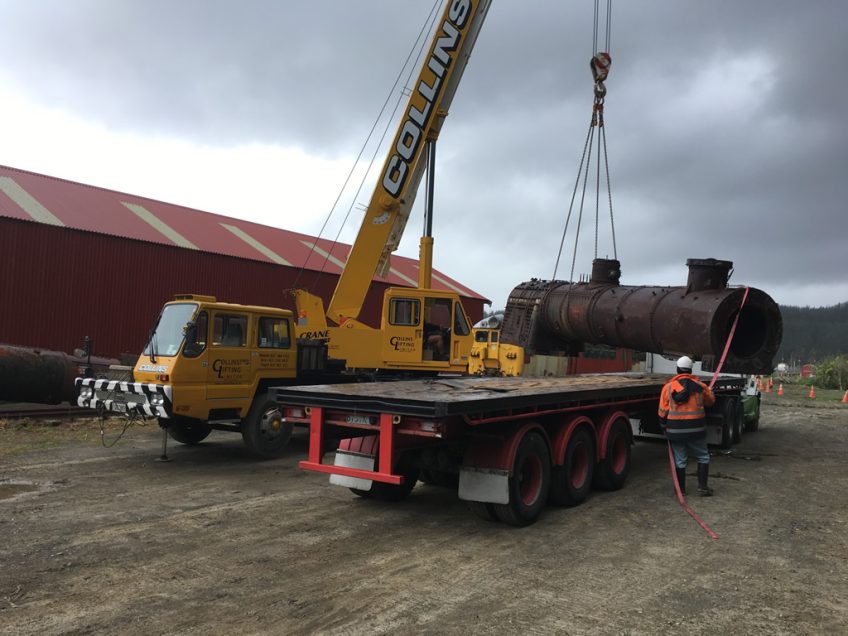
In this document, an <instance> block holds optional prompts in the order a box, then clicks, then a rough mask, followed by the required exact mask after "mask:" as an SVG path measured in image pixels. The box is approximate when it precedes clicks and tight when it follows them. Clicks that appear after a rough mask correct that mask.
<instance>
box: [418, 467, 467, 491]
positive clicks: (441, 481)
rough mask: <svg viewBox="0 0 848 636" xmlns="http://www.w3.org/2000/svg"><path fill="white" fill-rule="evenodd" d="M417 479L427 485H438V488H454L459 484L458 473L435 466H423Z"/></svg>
mask: <svg viewBox="0 0 848 636" xmlns="http://www.w3.org/2000/svg"><path fill="white" fill-rule="evenodd" d="M418 479H420V480H421V481H423V482H424V483H425V484H427V485H428V486H438V487H440V488H456V487H457V486H458V485H459V474H458V473H449V472H447V471H444V470H438V469H435V468H423V469H422V470H421V474H420V475H419V476H418Z"/></svg>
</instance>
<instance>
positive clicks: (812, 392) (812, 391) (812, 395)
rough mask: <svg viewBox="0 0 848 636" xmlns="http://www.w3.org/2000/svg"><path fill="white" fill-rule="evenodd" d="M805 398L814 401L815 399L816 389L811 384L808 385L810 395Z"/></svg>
mask: <svg viewBox="0 0 848 636" xmlns="http://www.w3.org/2000/svg"><path fill="white" fill-rule="evenodd" d="M807 397H809V398H810V399H811V400H814V399H815V398H816V387H814V386H813V385H812V384H811V385H810V395H809V396H807Z"/></svg>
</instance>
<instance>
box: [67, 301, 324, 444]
mask: <svg viewBox="0 0 848 636" xmlns="http://www.w3.org/2000/svg"><path fill="white" fill-rule="evenodd" d="M294 323H295V321H294V315H293V313H292V312H291V311H289V310H285V309H279V308H274V307H260V306H253V305H238V304H232V303H224V302H218V300H217V299H216V298H214V297H212V296H200V295H191V294H181V295H177V296H176V297H175V298H174V300H173V301H171V302H168V303H165V305H164V307H163V308H162V311H161V313H160V314H159V318H158V320H157V321H156V324H155V325H154V327H153V329H152V331H151V335H150V340H149V341H148V343H147V345H146V346H145V347H144V351H143V352H142V354H141V356H140V357H139V359H138V361H137V362H136V364H135V367H134V368H133V370H132V378H131V379H130V380H129V381H119V380H109V379H101V378H77V379H76V384H77V387H78V388H79V397H78V400H77V403H78V404H79V405H80V406H83V407H89V408H93V409H96V410H98V411H99V412H100V413H101V414H105V413H119V414H139V415H144V416H151V417H156V418H158V419H159V423H160V425H161V426H162V427H163V428H166V429H167V431H168V433H169V435H170V437H171V438H172V439H174V440H176V441H178V442H181V443H184V444H197V443H199V442H201V441H202V440H203V439H205V438H206V437H207V436H208V435H209V433H210V432H211V431H212V430H213V429H218V430H227V431H236V432H240V433H241V434H242V437H243V438H244V441H245V444H246V445H247V447H248V448H249V449H250V450H251V451H252V452H254V453H255V454H257V455H260V456H275V455H278V454H279V453H280V452H281V451H282V450H283V449H284V448H285V446H286V445H287V443H288V440H289V437H290V435H291V424H288V423H286V422H285V421H284V420H283V418H282V416H281V414H280V411H279V409H278V408H277V406H276V404H275V403H274V401H273V400H272V399H270V398H269V397H268V388H269V387H271V386H274V385H279V384H291V383H293V382H294V381H295V380H297V381H298V382H301V383H308V381H309V380H310V379H312V378H313V377H317V378H319V379H320V378H321V377H322V376H323V374H324V373H325V372H329V371H330V370H329V369H328V366H329V365H328V364H327V360H326V348H325V347H324V345H323V344H322V343H317V342H316V341H307V342H303V341H301V342H300V343H298V341H297V338H296V334H295V328H294ZM316 346H318V347H319V349H320V348H323V351H324V355H323V356H321V355H315V354H314V349H315V347H316ZM310 350H312V351H311V353H313V354H312V355H304V353H307V352H310Z"/></svg>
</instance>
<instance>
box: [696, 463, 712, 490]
mask: <svg viewBox="0 0 848 636" xmlns="http://www.w3.org/2000/svg"><path fill="white" fill-rule="evenodd" d="M709 478H710V465H709V464H698V494H699V495H701V497H711V496H712V494H713V489H712V488H710V487H709V486H708V485H707V481H708V480H709Z"/></svg>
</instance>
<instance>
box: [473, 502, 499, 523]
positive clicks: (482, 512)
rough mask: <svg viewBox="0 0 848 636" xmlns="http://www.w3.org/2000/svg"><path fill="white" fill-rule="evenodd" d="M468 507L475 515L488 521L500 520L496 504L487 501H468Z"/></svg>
mask: <svg viewBox="0 0 848 636" xmlns="http://www.w3.org/2000/svg"><path fill="white" fill-rule="evenodd" d="M466 503H467V504H468V509H469V510H470V511H471V512H473V513H474V514H475V515H477V516H478V517H480V518H481V519H484V520H486V521H491V522H496V521H498V513H497V512H496V511H495V504H492V503H488V502H485V501H468V502H466Z"/></svg>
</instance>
